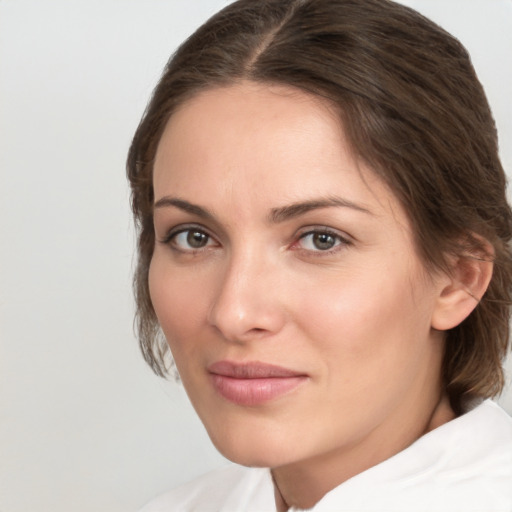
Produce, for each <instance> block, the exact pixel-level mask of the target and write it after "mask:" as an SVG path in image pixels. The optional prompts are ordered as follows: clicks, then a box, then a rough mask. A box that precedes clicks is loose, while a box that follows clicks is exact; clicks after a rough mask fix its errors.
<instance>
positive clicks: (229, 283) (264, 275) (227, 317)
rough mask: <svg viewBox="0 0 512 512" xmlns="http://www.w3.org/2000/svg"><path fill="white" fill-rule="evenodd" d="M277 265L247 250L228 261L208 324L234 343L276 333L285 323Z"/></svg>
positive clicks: (220, 277) (220, 279) (219, 281)
mask: <svg viewBox="0 0 512 512" xmlns="http://www.w3.org/2000/svg"><path fill="white" fill-rule="evenodd" d="M279 281H280V279H279V270H278V268H277V265H276V264H275V262H274V264H272V263H269V262H268V261H265V259H264V258H263V257H262V256H261V255H258V254H254V253H252V254H251V253H250V251H246V253H245V254H242V255H237V256H236V257H232V258H231V259H230V261H227V262H226V265H225V270H224V272H223V273H222V275H220V276H219V280H218V283H219V284H218V288H217V293H216V294H215V297H214V299H213V302H212V305H211V309H210V311H209V318H208V321H209V323H210V324H211V325H212V326H213V327H214V328H215V329H216V330H218V331H220V333H221V334H222V336H223V337H224V338H225V339H226V340H228V341H231V342H235V343H245V342H248V341H251V340H253V339H262V338H265V337H269V336H272V335H274V334H277V333H278V332H279V331H280V330H281V329H282V328H283V326H284V324H285V321H286V311H285V309H286V308H285V307H284V306H285V305H284V304H283V300H282V297H281V291H282V286H279Z"/></svg>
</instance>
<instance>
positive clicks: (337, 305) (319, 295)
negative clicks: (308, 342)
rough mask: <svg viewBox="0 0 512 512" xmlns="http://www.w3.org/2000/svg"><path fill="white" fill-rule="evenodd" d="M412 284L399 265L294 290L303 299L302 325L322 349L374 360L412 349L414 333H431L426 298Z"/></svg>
mask: <svg viewBox="0 0 512 512" xmlns="http://www.w3.org/2000/svg"><path fill="white" fill-rule="evenodd" d="M409 283H410V279H409V276H408V275H404V274H401V273H399V272H398V273H397V272H396V270H395V271H394V272H389V271H388V272H382V271H380V268H377V269H374V270H373V271H372V269H371V267H367V268H366V269H365V270H364V271H356V272H351V273H350V274H348V273H347V274H346V275H344V274H343V273H341V274H340V275H339V276H337V279H330V280H328V281H326V282H325V283H323V286H322V285H320V286H317V287H316V288H314V289H313V290H311V289H310V290H309V291H308V292H307V293H306V292H302V293H298V294H296V295H295V296H296V297H301V299H299V300H301V301H302V302H301V303H300V305H299V306H298V310H299V311H302V312H303V313H304V314H303V316H298V318H301V320H299V321H300V322H301V325H302V329H303V330H306V331H309V335H310V337H312V338H314V339H315V340H316V343H317V344H318V345H317V346H318V347H319V349H320V350H324V351H326V352H329V353H332V354H334V353H336V354H340V357H342V358H343V359H342V360H344V359H345V360H347V359H348V360H351V359H352V360H357V361H362V362H364V364H371V362H372V361H376V360H380V362H382V358H383V357H385V358H386V359H387V358H388V355H387V354H386V352H389V351H390V350H391V353H392V354H393V348H396V349H400V350H403V349H405V350H406V351H407V350H409V349H410V350H412V349H413V345H414V343H411V338H418V337H419V338H425V337H427V336H428V332H429V327H430V324H429V317H428V309H429V307H428V303H426V302H425V301H424V300H422V298H421V297H420V298H418V299H416V298H415V296H414V295H416V294H413V291H412V289H411V286H410V284H409ZM306 312H308V313H307V314H306ZM379 364H380V363H379Z"/></svg>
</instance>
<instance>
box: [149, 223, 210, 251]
mask: <svg viewBox="0 0 512 512" xmlns="http://www.w3.org/2000/svg"><path fill="white" fill-rule="evenodd" d="M194 229H195V230H197V231H200V232H202V233H204V234H205V235H207V236H208V237H209V238H210V239H211V240H214V241H215V242H216V243H217V244H218V243H219V242H218V240H217V238H216V237H215V236H214V235H212V233H211V232H210V230H209V229H207V228H205V227H204V226H202V225H201V224H197V223H194V222H191V223H185V224H178V225H177V226H174V227H172V228H170V229H169V230H168V231H167V232H166V234H165V236H164V237H162V238H158V242H159V243H161V244H163V245H168V246H170V247H171V248H172V249H174V250H177V251H180V252H196V251H201V250H203V249H206V248H207V247H209V246H205V247H203V248H199V249H192V248H191V249H190V250H183V249H179V248H178V247H176V246H172V245H171V242H172V240H173V239H174V238H175V237H176V236H177V235H179V234H180V233H185V232H187V231H191V230H194Z"/></svg>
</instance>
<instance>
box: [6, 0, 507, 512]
mask: <svg viewBox="0 0 512 512" xmlns="http://www.w3.org/2000/svg"><path fill="white" fill-rule="evenodd" d="M226 3H227V2H225V1H222V0H189V1H186V2H185V1H184V0H44V1H42V0H0V247H1V252H0V255H1V256H0V257H1V260H0V335H1V344H0V393H1V394H0V511H1V512H86V511H87V512H90V511H94V512H103V511H104V512H121V511H123V512H125V511H135V510H137V509H138V508H139V507H140V506H141V505H142V504H143V503H144V502H146V501H147V500H148V499H150V498H151V497H152V496H154V495H156V494H158V493H160V492H163V491H164V490H166V489H169V488H171V487H173V486H175V485H177V484H179V483H181V482H183V481H186V480H189V479H191V478H192V477H194V476H195V475H198V474H200V473H203V472H205V471H207V470H209V469H211V468H214V467H216V466H219V465H222V464H225V463H226V461H225V460H224V459H223V458H222V457H221V456H220V455H218V454H217V453H216V452H215V450H214V449H213V448H212V447H211V446H210V443H209V441H208V439H207V436H206V434H205V432H204V430H203V427H202V425H201V424H200V423H199V421H198V420H197V419H196V417H195V415H194V412H193V411H192V408H191V406H190V405H189V404H188V402H187V399H186V397H185V394H184V392H183V390H182V389H181V388H180V386H179V385H177V384H175V383H172V382H165V381H163V380H161V379H159V378H157V377H155V376H153V374H152V373H151V372H150V370H149V369H148V368H146V366H145V364H144V363H143V362H142V358H141V356H140V355H139V351H138V347H137V342H136V340H135V338H134V335H133V329H132V317H133V301H132V296H131V271H132V265H133V256H132V252H133V232H132V225H131V219H130V212H129V207H128V199H129V196H128V189H127V185H126V183H125V177H124V162H125V157H126V151H127V148H128V145H129V143H130V138H131V136H132V134H133V132H134V130H135V128H136V126H137V123H138V120H139V118H140V116H141V114H142V112H143V109H144V107H145V104H146V101H147V99H148V97H149V95H150V92H151V90H152V88H153V86H154V85H155V83H156V81H157V79H158V77H159V74H160V72H161V69H162V67H163V66H164V64H165V62H166V61H167V58H168V57H169V55H170V54H171V53H172V51H173V50H174V48H175V47H176V45H177V44H178V43H179V42H180V41H182V40H183V39H184V38H185V37H186V36H187V35H188V34H190V33H191V32H192V31H193V29H194V28H196V27H197V26H198V25H199V24H200V23H201V22H202V21H204V20H205V19H206V18H207V17H208V16H209V15H210V14H212V13H213V12H215V11H216V10H217V9H218V8H220V7H222V6H223V5H225V4H226ZM404 3H407V4H409V5H412V6H414V7H416V8H418V9H419V10H420V11H422V12H424V13H425V14H427V15H428V16H429V17H431V18H433V19H434V20H436V21H437V22H439V23H440V24H441V25H443V26H444V27H445V28H447V29H448V30H449V31H451V32H453V33H454V34H455V35H456V36H458V37H459V38H460V39H461V40H462V41H463V42H464V43H465V44H466V46H467V47H468V48H469V50H470V52H471V54H472V56H473V60H474V64H475V67H476V69H477V71H478V73H479V76H480V78H481V81H482V82H483V83H484V86H485V87H486V90H487V93H488V96H489V99H490V102H491V105H492V107H493V110H494V114H495V117H496V121H497V124H498V128H499V132H500V140H501V155H502V159H503V162H504V165H505V167H506V168H507V169H508V172H509V173H511V172H512V101H511V99H510V91H511V90H512V65H511V55H512V0H417V1H413V0H410V1H407V2H404ZM509 372H510V365H509ZM501 402H502V403H503V404H504V406H505V407H506V408H507V410H508V411H509V412H511V411H512V392H510V391H508V393H507V394H505V395H504V396H503V397H502V398H501Z"/></svg>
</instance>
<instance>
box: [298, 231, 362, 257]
mask: <svg viewBox="0 0 512 512" xmlns="http://www.w3.org/2000/svg"><path fill="white" fill-rule="evenodd" d="M315 234H327V235H331V236H333V237H335V238H337V239H338V240H339V243H337V244H336V245H334V246H333V247H332V248H331V249H326V250H323V251H322V250H320V249H319V250H316V251H315V250H311V249H305V248H303V247H295V246H297V245H298V244H299V242H300V241H301V240H302V239H304V238H306V237H307V236H309V235H315ZM353 242H354V239H353V238H352V237H351V236H350V235H348V234H347V233H345V232H344V231H339V230H337V229H334V228H331V227H328V226H322V225H318V226H306V227H304V228H301V229H300V230H299V231H298V232H297V233H296V235H295V238H294V242H293V243H292V244H291V246H290V248H291V249H292V250H297V251H304V252H307V253H308V254H313V255H315V256H322V255H323V256H328V255H331V254H333V253H335V252H337V251H339V250H340V249H343V248H346V247H347V246H350V245H352V244H353Z"/></svg>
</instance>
